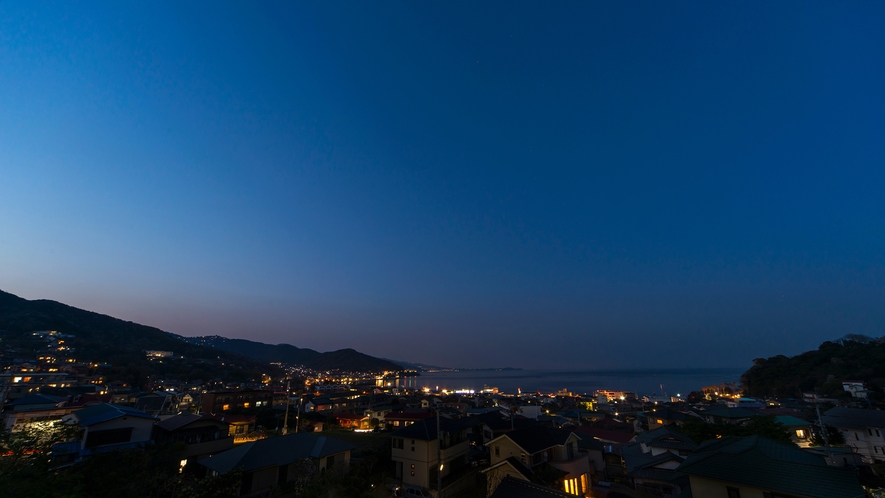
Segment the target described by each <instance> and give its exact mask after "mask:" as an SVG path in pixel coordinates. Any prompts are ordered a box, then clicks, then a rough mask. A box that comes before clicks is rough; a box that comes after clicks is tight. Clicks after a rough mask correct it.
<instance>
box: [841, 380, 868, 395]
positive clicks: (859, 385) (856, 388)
mask: <svg viewBox="0 0 885 498" xmlns="http://www.w3.org/2000/svg"><path fill="white" fill-rule="evenodd" d="M842 389H844V390H845V391H846V392H849V393H851V397H852V398H861V399H866V397H867V385H866V383H864V381H862V380H843V381H842Z"/></svg>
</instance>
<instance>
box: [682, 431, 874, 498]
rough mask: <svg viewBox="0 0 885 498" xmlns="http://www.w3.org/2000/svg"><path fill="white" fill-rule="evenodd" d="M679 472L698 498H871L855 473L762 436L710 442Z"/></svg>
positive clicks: (696, 451) (690, 457)
mask: <svg viewBox="0 0 885 498" xmlns="http://www.w3.org/2000/svg"><path fill="white" fill-rule="evenodd" d="M677 471H679V472H682V473H684V474H687V475H688V477H689V482H690V496H692V497H693V498H707V497H709V498H716V497H722V498H757V497H758V498H763V497H765V498H767V497H782V496H783V497H789V498H857V497H863V496H866V495H865V493H864V489H863V488H862V487H861V485H860V483H859V482H858V479H857V476H856V475H855V473H854V472H853V471H852V470H851V469H849V468H845V467H834V466H829V465H827V463H826V462H825V461H824V459H823V458H821V457H820V456H817V455H813V454H811V453H808V452H806V451H804V450H800V449H798V448H795V447H793V446H789V445H786V444H783V443H779V442H777V441H772V440H771V439H766V438H764V437H761V436H748V437H732V436H729V437H723V438H720V439H713V440H710V441H705V442H704V443H701V445H700V446H698V448H697V449H696V450H695V452H694V453H693V454H692V455H691V456H689V457H688V458H686V460H685V461H684V462H682V465H680V466H679V467H678V468H677Z"/></svg>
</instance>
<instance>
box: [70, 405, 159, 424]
mask: <svg viewBox="0 0 885 498" xmlns="http://www.w3.org/2000/svg"><path fill="white" fill-rule="evenodd" d="M74 415H76V417H77V420H78V421H80V425H82V426H83V427H88V426H90V425H95V424H100V423H102V422H107V421H108V420H113V419H115V418H120V417H139V418H149V419H156V417H154V416H153V415H150V414H147V413H145V412H143V411H141V410H136V409H135V408H130V407H128V406H121V405H112V404H110V403H102V404H100V405H95V406H90V407H89V408H84V409H82V410H78V411H76V412H74Z"/></svg>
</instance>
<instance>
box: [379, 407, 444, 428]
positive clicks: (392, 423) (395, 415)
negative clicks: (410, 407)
mask: <svg viewBox="0 0 885 498" xmlns="http://www.w3.org/2000/svg"><path fill="white" fill-rule="evenodd" d="M432 416H433V412H429V411H426V410H420V411H401V412H389V413H388V414H387V415H384V423H385V424H386V425H387V428H388V429H396V428H398V427H406V426H409V425H412V424H414V423H415V422H418V421H420V420H424V419H426V418H430V417H432Z"/></svg>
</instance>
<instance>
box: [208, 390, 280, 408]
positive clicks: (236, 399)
mask: <svg viewBox="0 0 885 498" xmlns="http://www.w3.org/2000/svg"><path fill="white" fill-rule="evenodd" d="M272 403H273V391H266V390H261V389H243V390H240V391H215V392H211V393H205V394H203V399H202V407H201V411H203V412H206V413H224V412H229V411H242V410H249V409H252V408H261V407H265V406H271V405H272Z"/></svg>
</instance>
